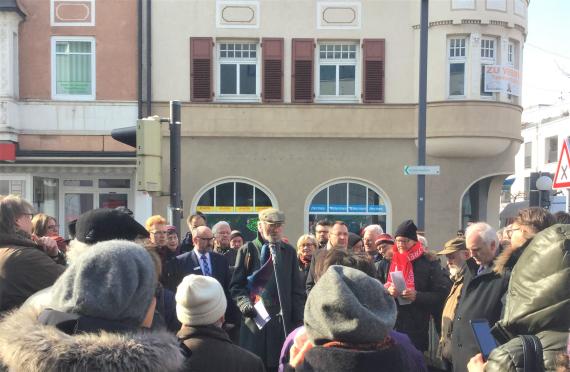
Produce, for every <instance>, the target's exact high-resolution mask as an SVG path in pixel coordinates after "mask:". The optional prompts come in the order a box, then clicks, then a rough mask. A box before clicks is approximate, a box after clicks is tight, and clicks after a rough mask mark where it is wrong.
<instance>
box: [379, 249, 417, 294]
mask: <svg viewBox="0 0 570 372" xmlns="http://www.w3.org/2000/svg"><path fill="white" fill-rule="evenodd" d="M392 250H393V252H394V257H392V262H391V263H390V272H391V273H392V272H394V271H401V272H402V275H404V279H405V280H406V288H408V289H416V286H415V284H414V268H413V266H412V262H413V261H414V260H416V259H418V258H420V257H421V256H422V255H423V254H424V252H425V250H424V247H423V246H422V244H421V243H420V242H416V244H414V246H413V247H412V248H410V249H409V250H407V251H406V252H403V253H400V252H399V251H398V248H396V245H395V244H394V247H393V248H392ZM390 284H392V277H391V276H390V275H388V278H387V280H386V287H389V286H390Z"/></svg>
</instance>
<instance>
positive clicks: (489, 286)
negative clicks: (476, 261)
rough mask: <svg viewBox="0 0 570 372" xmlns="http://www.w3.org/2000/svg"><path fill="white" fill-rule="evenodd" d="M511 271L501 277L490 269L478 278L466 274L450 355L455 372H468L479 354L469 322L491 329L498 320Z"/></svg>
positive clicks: (454, 321) (472, 273)
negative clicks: (482, 322) (479, 322)
mask: <svg viewBox="0 0 570 372" xmlns="http://www.w3.org/2000/svg"><path fill="white" fill-rule="evenodd" d="M509 277H510V271H509V272H507V273H505V274H503V275H500V274H498V273H496V272H495V271H494V270H493V266H490V267H488V268H486V269H485V270H483V271H482V272H481V273H480V274H479V275H477V272H476V271H475V270H474V271H471V270H467V272H466V273H465V278H464V284H463V288H462V289H461V296H460V299H459V304H458V305H457V309H456V311H455V318H454V320H453V334H452V335H451V353H452V358H453V370H454V371H467V363H469V359H471V357H473V356H474V355H475V354H478V353H479V346H478V345H477V341H476V340H475V336H474V335H473V330H472V328H471V324H470V322H469V321H470V320H474V319H487V320H488V321H489V325H490V326H491V327H492V326H493V325H494V324H495V323H496V322H497V321H498V320H499V319H500V318H501V311H502V309H503V301H504V295H505V293H506V291H507V287H508V284H509Z"/></svg>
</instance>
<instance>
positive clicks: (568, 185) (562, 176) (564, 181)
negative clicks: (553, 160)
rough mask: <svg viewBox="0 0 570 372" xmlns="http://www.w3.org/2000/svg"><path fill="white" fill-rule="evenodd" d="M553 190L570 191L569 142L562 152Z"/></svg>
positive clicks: (565, 144)
mask: <svg viewBox="0 0 570 372" xmlns="http://www.w3.org/2000/svg"><path fill="white" fill-rule="evenodd" d="M552 188H553V189H570V152H568V141H567V140H566V141H564V144H563V145H562V150H561V151H560V159H559V160H558V166H557V167H556V176H554V182H553V183H552Z"/></svg>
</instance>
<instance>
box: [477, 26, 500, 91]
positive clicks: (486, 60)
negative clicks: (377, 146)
mask: <svg viewBox="0 0 570 372" xmlns="http://www.w3.org/2000/svg"><path fill="white" fill-rule="evenodd" d="M497 42H498V40H497V38H495V37H488V36H485V37H482V38H481V48H480V55H481V67H480V68H479V71H480V73H481V74H483V66H484V65H496V64H497ZM487 44H488V45H489V46H491V47H487ZM483 54H488V55H485V56H483ZM491 54H492V56H490V55H491ZM482 80H483V78H482V77H480V79H479V81H482ZM483 89H484V87H480V89H479V96H480V97H481V99H489V100H493V99H495V93H491V94H488V95H487V94H483Z"/></svg>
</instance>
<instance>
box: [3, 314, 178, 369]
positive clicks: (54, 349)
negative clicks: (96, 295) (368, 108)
mask: <svg viewBox="0 0 570 372" xmlns="http://www.w3.org/2000/svg"><path fill="white" fill-rule="evenodd" d="M38 316H39V313H38V311H37V310H36V309H34V308H32V307H22V308H21V309H19V310H16V311H15V312H12V313H9V314H7V315H6V317H5V318H3V319H2V320H1V321H0V370H2V369H3V368H7V369H8V370H9V371H14V372H18V371H25V372H40V371H42V372H44V371H137V372H142V371H149V372H151V371H177V370H179V369H180V368H181V367H182V365H183V363H184V356H183V355H182V352H181V350H180V347H179V344H178V342H177V340H176V337H175V336H174V335H172V334H169V333H167V332H166V331H162V332H152V331H148V330H142V329H141V330H137V331H132V332H119V333H116V332H106V331H101V332H97V333H77V334H71V335H70V334H67V333H64V332H62V331H60V330H59V329H58V328H56V327H55V326H53V325H45V324H43V323H41V322H40V321H39V320H38Z"/></svg>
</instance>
